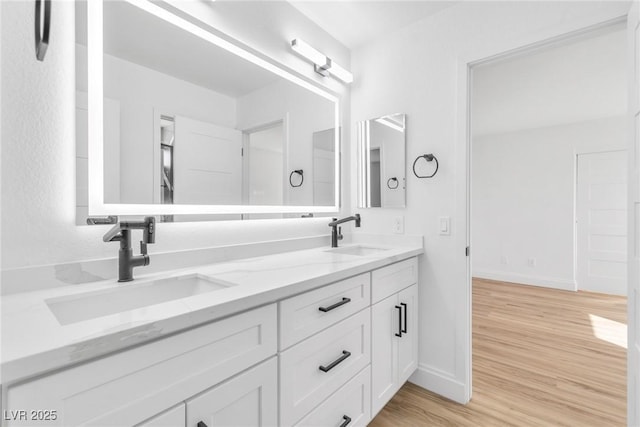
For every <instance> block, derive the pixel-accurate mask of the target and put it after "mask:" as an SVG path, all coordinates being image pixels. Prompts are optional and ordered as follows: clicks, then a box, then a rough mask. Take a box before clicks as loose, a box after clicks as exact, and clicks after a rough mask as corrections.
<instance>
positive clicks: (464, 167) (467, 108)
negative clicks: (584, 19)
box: [454, 14, 627, 403]
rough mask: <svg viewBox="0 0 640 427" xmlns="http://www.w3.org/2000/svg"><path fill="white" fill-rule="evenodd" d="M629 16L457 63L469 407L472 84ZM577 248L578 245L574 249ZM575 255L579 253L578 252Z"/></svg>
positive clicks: (459, 241)
mask: <svg viewBox="0 0 640 427" xmlns="http://www.w3.org/2000/svg"><path fill="white" fill-rule="evenodd" d="M626 22H627V14H625V15H621V16H618V17H616V18H613V19H609V20H605V21H602V22H599V23H596V24H593V25H589V26H586V27H583V28H579V29H577V30H574V31H569V32H567V33H564V34H560V35H556V36H552V37H549V38H543V39H540V40H538V41H536V42H533V43H528V44H523V45H520V46H518V47H516V48H512V49H508V50H505V51H498V52H495V51H488V52H485V53H483V54H479V55H476V57H467V58H464V57H462V58H458V61H457V89H458V90H457V93H458V94H459V95H458V98H457V102H456V105H457V107H456V138H455V154H454V165H455V169H456V170H459V171H460V172H461V173H457V174H455V175H454V176H455V178H454V182H455V187H456V188H459V189H460V191H457V192H456V196H455V209H456V211H457V212H461V213H463V212H464V215H456V219H455V224H454V226H455V227H456V228H457V229H459V230H462V231H463V232H461V233H456V236H455V247H457V248H459V253H458V254H457V256H460V257H464V259H465V264H466V272H465V292H464V304H465V310H464V311H463V313H464V318H463V319H462V322H464V328H463V331H462V340H463V342H464V344H465V347H466V348H465V349H464V351H462V352H461V354H460V356H458V357H457V358H456V361H457V362H460V363H461V365H462V366H464V382H463V384H464V399H463V402H462V403H468V402H469V401H470V400H471V395H472V389H473V375H472V372H473V371H472V366H473V354H472V353H473V345H472V314H473V308H472V272H471V260H472V256H473V248H471V250H469V252H468V253H469V255H468V256H467V255H466V248H468V247H469V248H470V247H471V236H472V230H471V219H472V206H471V194H472V182H471V176H472V168H471V166H472V165H471V154H472V151H471V150H472V144H471V135H472V132H471V106H472V82H473V69H474V67H477V66H478V65H481V64H486V63H489V62H493V61H497V60H501V59H505V58H508V57H512V56H516V55H519V54H523V53H530V52H533V51H536V50H539V49H543V48H548V47H551V46H553V45H555V44H559V43H563V42H565V41H567V40H570V39H573V38H577V37H580V36H583V35H586V34H589V33H591V32H593V31H597V30H599V29H602V28H606V27H608V26H612V25H620V24H622V23H624V24H625V26H626ZM574 248H575V245H574ZM574 251H575V249H574Z"/></svg>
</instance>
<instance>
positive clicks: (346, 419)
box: [340, 415, 351, 427]
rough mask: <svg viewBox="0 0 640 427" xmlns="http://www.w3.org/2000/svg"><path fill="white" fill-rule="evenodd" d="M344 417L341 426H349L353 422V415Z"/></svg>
mask: <svg viewBox="0 0 640 427" xmlns="http://www.w3.org/2000/svg"><path fill="white" fill-rule="evenodd" d="M342 419H343V420H344V422H343V423H342V424H340V427H347V426H348V425H349V423H351V417H350V416H348V415H345V416H343V417H342Z"/></svg>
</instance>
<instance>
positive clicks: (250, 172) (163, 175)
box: [76, 0, 338, 221]
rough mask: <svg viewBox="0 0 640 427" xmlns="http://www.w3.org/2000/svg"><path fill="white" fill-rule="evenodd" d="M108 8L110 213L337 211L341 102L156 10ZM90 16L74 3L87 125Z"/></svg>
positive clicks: (106, 185)
mask: <svg viewBox="0 0 640 427" xmlns="http://www.w3.org/2000/svg"><path fill="white" fill-rule="evenodd" d="M101 4H102V13H103V18H102V21H101V22H102V23H103V30H102V31H103V54H102V62H103V65H102V70H103V80H102V85H101V87H102V90H103V100H104V102H103V114H102V128H103V131H102V141H101V143H102V150H101V153H102V157H103V161H102V162H101V164H102V166H103V171H102V177H103V185H102V188H103V194H102V197H103V203H104V205H105V206H103V208H104V210H108V211H109V213H111V214H117V213H120V214H125V213H128V214H133V213H136V214H163V213H165V214H166V215H163V216H162V218H161V220H164V221H172V220H174V219H175V216H174V215H173V214H174V213H192V212H191V211H190V210H188V209H186V208H183V209H181V210H180V209H172V208H170V207H167V205H171V206H173V207H177V206H179V205H189V206H194V207H195V206H200V207H202V206H208V208H199V209H195V208H194V211H197V213H200V214H209V213H218V214H226V216H225V217H224V218H226V219H229V218H240V215H239V214H241V213H275V212H284V213H287V212H289V213H291V212H305V213H308V212H314V211H315V212H330V211H335V207H336V205H337V202H336V200H337V199H336V192H337V191H336V189H337V187H338V182H337V174H336V168H335V165H336V162H337V145H338V141H337V133H338V126H337V123H336V122H337V117H338V114H337V111H338V110H337V109H338V104H337V98H335V97H334V96H333V95H331V94H328V93H326V92H324V91H323V90H321V89H319V88H318V87H315V86H312V85H311V84H309V83H306V82H303V81H302V80H301V79H298V78H297V77H294V76H292V75H290V74H288V73H287V72H286V71H284V70H281V69H279V68H276V67H275V66H273V65H272V64H269V63H267V62H266V61H264V60H263V59H260V58H258V57H256V56H255V55H252V54H250V53H248V52H246V51H242V52H240V51H238V50H237V49H238V48H237V47H234V48H232V49H229V47H228V46H227V45H228V44H229V42H227V41H222V39H218V38H217V37H216V36H215V35H213V34H212V33H210V32H207V31H204V30H203V29H202V28H200V27H198V26H196V25H195V24H193V23H191V22H189V21H187V20H185V19H182V18H180V17H178V16H176V15H173V14H172V13H169V12H168V11H167V10H165V9H163V8H161V7H160V6H157V5H155V4H152V3H151V2H135V3H133V2H132V3H129V2H127V1H123V0H120V1H103V2H102V3H101ZM92 7H93V6H92ZM86 8H87V4H86V2H84V3H83V2H78V3H77V13H76V21H77V22H76V33H77V34H76V63H77V64H76V67H77V71H78V72H77V84H76V89H77V98H78V99H79V100H80V102H79V103H78V105H79V106H80V107H78V108H79V109H78V111H77V114H78V116H79V121H80V122H82V121H83V120H84V122H85V123H86V120H87V119H86V115H87V111H86V107H85V109H83V108H82V106H83V105H86V104H87V101H86V100H85V101H82V99H83V98H84V99H86V98H87V92H90V93H91V88H92V78H93V77H92V74H91V73H90V72H89V71H90V65H91V63H90V62H89V61H90V59H89V58H90V57H91V54H90V53H89V51H88V48H87V35H86V31H87V30H86V29H88V30H89V31H91V28H90V27H87V25H88V24H87V10H86ZM89 12H91V11H89ZM89 16H90V17H93V16H94V15H93V14H91V13H89ZM88 22H89V24H91V22H92V21H91V18H90V19H89V21H88ZM83 29H85V32H84V33H83ZM212 40H213V41H212ZM215 40H221V41H220V44H216V43H217V42H215ZM225 43H226V44H225ZM90 46H91V45H90ZM234 49H235V50H234ZM265 64H266V65H265ZM88 68H89V69H88ZM83 114H84V117H83ZM89 117H91V114H90V112H89ZM80 127H81V126H80ZM80 127H79V129H78V132H81V131H82V129H80ZM84 132H85V133H86V130H85V131H84ZM81 139H82V138H80V140H81ZM91 143H92V141H91V140H90V141H89V144H91ZM84 151H85V152H86V148H85V149H84ZM88 163H89V167H88V169H89V170H88V174H89V175H91V173H92V169H91V165H92V162H91V161H89V162H88ZM80 169H81V168H79V171H80ZM294 170H302V171H303V174H304V175H303V177H304V181H303V183H302V185H300V186H297V184H298V182H297V181H296V183H295V184H296V186H292V185H291V184H290V180H289V175H290V173H291V172H292V171H294ZM91 191H92V187H91V186H89V192H91ZM89 199H90V200H91V198H89ZM124 205H129V207H126V206H124ZM134 205H135V206H136V208H135V209H134V208H133V207H132V206H134ZM149 205H154V206H156V208H150V207H149ZM139 206H142V207H143V208H138V207H139ZM314 206H315V207H319V209H315V208H313V207H314ZM107 207H108V208H107ZM217 207H223V208H220V209H217ZM234 207H235V208H234ZM279 207H283V208H281V209H279ZM131 211H135V212H131ZM194 213H195V212H194ZM281 216H282V215H281ZM209 218H210V217H209ZM190 219H193V217H191V218H190Z"/></svg>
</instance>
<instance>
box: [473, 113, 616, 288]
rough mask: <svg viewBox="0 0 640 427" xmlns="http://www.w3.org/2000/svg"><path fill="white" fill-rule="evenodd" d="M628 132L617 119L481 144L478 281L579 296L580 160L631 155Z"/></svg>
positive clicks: (476, 151)
mask: <svg viewBox="0 0 640 427" xmlns="http://www.w3.org/2000/svg"><path fill="white" fill-rule="evenodd" d="M626 127H627V120H626V117H625V116H618V117H610V118H604V119H599V120H589V121H584V122H579V123H572V124H567V125H560V126H551V127H545V128H537V129H526V130H521V131H516V132H508V133H501V134H494V135H483V136H479V137H475V138H474V139H473V147H472V164H473V169H472V185H473V191H472V195H473V199H472V209H473V214H472V219H473V222H472V225H471V229H472V233H473V235H472V245H473V247H474V249H475V250H474V257H473V270H472V273H473V275H474V277H483V278H488V279H494V280H505V281H510V282H515V283H524V284H531V285H538V286H549V287H554V288H559V289H567V290H575V289H576V285H575V282H576V279H575V275H574V220H575V217H574V200H575V184H576V155H577V154H582V153H592V152H601V151H613V150H620V149H624V148H626V145H627V140H626V138H627V129H626ZM503 257H506V258H503ZM529 258H534V259H535V264H536V265H535V266H529V265H528V259H529Z"/></svg>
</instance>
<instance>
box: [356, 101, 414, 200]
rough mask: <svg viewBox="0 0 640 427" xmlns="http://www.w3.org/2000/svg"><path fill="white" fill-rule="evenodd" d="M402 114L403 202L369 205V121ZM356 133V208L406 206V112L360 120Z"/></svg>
mask: <svg viewBox="0 0 640 427" xmlns="http://www.w3.org/2000/svg"><path fill="white" fill-rule="evenodd" d="M395 116H402V125H403V132H402V134H403V138H404V141H403V142H404V150H405V153H404V176H403V177H402V181H403V186H402V192H403V193H404V197H403V199H404V203H403V204H402V205H388V206H371V185H370V184H369V182H371V170H370V168H369V167H368V166H366V165H369V162H370V161H371V157H370V155H371V154H370V140H369V131H370V126H369V124H370V122H371V121H372V120H376V119H384V118H387V117H395ZM356 127H357V129H356V131H357V135H356V141H357V144H356V152H357V165H356V174H357V175H356V180H357V188H356V192H357V194H356V199H357V207H358V209H372V208H387V209H402V208H406V207H407V187H406V181H407V177H406V175H407V152H406V147H407V133H406V132H407V114H406V113H393V114H386V115H384V116H380V117H374V118H371V119H366V120H361V121H359V122H358V123H357V125H356Z"/></svg>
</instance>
